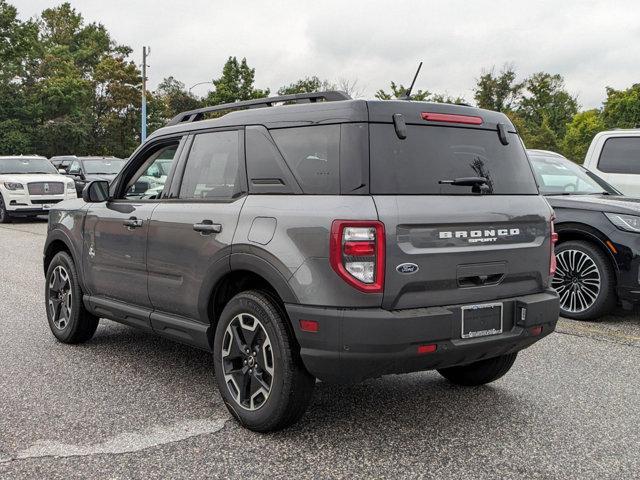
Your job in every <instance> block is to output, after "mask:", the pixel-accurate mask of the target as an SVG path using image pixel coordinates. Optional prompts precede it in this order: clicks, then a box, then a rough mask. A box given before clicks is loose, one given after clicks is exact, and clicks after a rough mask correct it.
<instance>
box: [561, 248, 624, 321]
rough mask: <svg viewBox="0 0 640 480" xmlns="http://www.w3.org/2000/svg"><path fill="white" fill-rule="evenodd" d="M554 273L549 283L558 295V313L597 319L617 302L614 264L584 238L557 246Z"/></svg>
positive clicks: (577, 317)
mask: <svg viewBox="0 0 640 480" xmlns="http://www.w3.org/2000/svg"><path fill="white" fill-rule="evenodd" d="M556 261H557V262H556V263H557V268H556V274H555V276H554V277H553V282H552V284H551V286H552V287H553V288H554V289H555V290H556V292H558V296H559V297H560V315H561V316H563V317H567V318H573V319H574V320H597V319H598V318H599V317H601V316H603V315H605V314H607V313H608V312H610V311H611V310H612V309H613V308H614V307H615V305H616V302H617V298H616V293H615V275H614V271H613V266H612V265H611V262H610V261H609V259H608V258H607V257H605V255H604V253H602V251H601V250H600V249H598V248H597V247H595V246H594V245H593V244H591V243H588V242H584V241H574V240H572V241H568V242H564V243H561V244H560V245H558V246H557V247H556Z"/></svg>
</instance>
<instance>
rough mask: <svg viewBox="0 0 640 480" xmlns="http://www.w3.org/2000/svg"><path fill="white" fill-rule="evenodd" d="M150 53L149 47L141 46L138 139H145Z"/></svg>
mask: <svg viewBox="0 0 640 480" xmlns="http://www.w3.org/2000/svg"><path fill="white" fill-rule="evenodd" d="M149 53H151V48H150V47H142V115H141V117H142V120H141V123H142V125H141V127H140V141H141V142H144V141H145V140H146V139H147V57H148V56H149Z"/></svg>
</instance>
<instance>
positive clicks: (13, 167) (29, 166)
mask: <svg viewBox="0 0 640 480" xmlns="http://www.w3.org/2000/svg"><path fill="white" fill-rule="evenodd" d="M11 173H17V174H20V173H58V171H57V170H56V168H55V167H54V166H53V165H52V164H51V162H50V161H49V160H47V159H46V158H0V174H11Z"/></svg>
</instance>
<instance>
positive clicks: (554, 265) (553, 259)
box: [549, 216, 558, 277]
mask: <svg viewBox="0 0 640 480" xmlns="http://www.w3.org/2000/svg"><path fill="white" fill-rule="evenodd" d="M555 219H556V217H555V216H552V217H551V220H550V225H549V227H550V229H551V257H550V260H549V275H550V276H552V277H553V276H554V275H555V274H556V268H557V266H558V264H557V261H556V243H558V234H557V233H556V230H555V225H554V224H553V222H554V221H555Z"/></svg>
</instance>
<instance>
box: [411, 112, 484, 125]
mask: <svg viewBox="0 0 640 480" xmlns="http://www.w3.org/2000/svg"><path fill="white" fill-rule="evenodd" d="M421 116H422V119H423V120H427V121H429V122H446V123H462V124H464V125H482V122H483V120H482V117H476V116H474V115H459V114H457V113H436V112H422V114H421Z"/></svg>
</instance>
